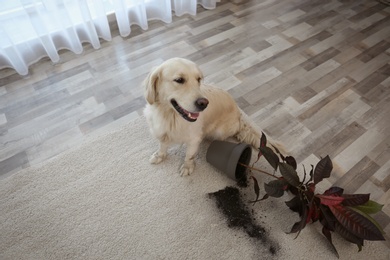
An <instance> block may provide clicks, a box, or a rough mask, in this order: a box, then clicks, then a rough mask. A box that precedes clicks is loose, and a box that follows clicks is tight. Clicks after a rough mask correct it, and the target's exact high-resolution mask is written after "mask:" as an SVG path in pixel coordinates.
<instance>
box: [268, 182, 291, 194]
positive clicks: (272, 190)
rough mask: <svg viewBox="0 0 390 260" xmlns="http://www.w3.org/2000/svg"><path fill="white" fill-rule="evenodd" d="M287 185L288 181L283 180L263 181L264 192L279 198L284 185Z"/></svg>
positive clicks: (282, 192)
mask: <svg viewBox="0 0 390 260" xmlns="http://www.w3.org/2000/svg"><path fill="white" fill-rule="evenodd" d="M286 185H288V183H287V182H286V181H284V180H273V181H270V182H269V183H264V189H265V192H267V194H268V195H270V196H271V197H275V198H279V197H282V196H283V194H284V187H285V186H286Z"/></svg>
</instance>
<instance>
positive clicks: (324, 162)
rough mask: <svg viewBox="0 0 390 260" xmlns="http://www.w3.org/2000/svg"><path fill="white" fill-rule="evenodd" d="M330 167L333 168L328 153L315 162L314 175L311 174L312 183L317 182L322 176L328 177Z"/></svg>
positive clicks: (330, 170)
mask: <svg viewBox="0 0 390 260" xmlns="http://www.w3.org/2000/svg"><path fill="white" fill-rule="evenodd" d="M332 169H333V164H332V161H331V160H330V158H329V155H327V156H326V157H324V158H322V159H321V160H320V161H319V162H318V163H317V165H316V167H315V169H314V175H313V180H314V184H317V183H319V182H320V181H322V180H323V179H324V178H329V176H330V173H331V172H332Z"/></svg>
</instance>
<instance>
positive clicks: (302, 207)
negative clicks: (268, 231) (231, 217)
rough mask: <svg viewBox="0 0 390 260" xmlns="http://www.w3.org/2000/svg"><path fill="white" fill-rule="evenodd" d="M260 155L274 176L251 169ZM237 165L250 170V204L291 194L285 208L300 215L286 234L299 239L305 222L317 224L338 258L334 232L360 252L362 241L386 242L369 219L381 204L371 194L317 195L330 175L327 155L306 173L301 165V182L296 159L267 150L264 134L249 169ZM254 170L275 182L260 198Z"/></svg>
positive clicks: (336, 191)
mask: <svg viewBox="0 0 390 260" xmlns="http://www.w3.org/2000/svg"><path fill="white" fill-rule="evenodd" d="M271 146H272V145H271ZM262 156H264V158H265V159H266V161H267V162H268V163H269V164H270V165H271V167H272V168H273V170H274V173H269V172H266V171H263V170H261V169H257V168H255V167H254V165H255V163H256V162H257V161H258V160H259V159H260V158H261V157H262ZM237 164H238V165H237V166H236V168H237V169H239V168H240V167H239V166H241V167H245V168H246V169H248V170H249V173H250V177H249V178H250V179H252V180H253V187H254V191H255V194H256V199H255V200H253V201H252V202H253V203H256V202H258V201H261V200H264V199H267V198H269V197H275V198H279V197H282V196H283V195H284V194H285V193H290V194H291V195H292V199H290V200H289V201H287V202H286V205H287V206H288V207H289V208H290V209H291V210H292V211H294V212H297V213H298V214H299V216H300V221H298V222H296V223H294V224H293V226H292V228H291V230H290V232H289V233H297V236H298V235H299V233H300V231H301V230H302V229H303V228H305V226H306V225H307V224H308V223H310V222H311V223H314V222H317V221H318V222H320V223H321V224H322V226H323V227H322V234H323V235H324V236H325V237H326V238H327V240H328V241H329V243H330V245H331V247H332V249H333V250H334V252H335V254H336V255H337V257H338V256H339V255H338V252H337V249H336V247H335V246H334V245H333V242H332V232H336V233H338V234H339V235H340V236H341V237H343V238H344V239H345V240H347V241H349V242H351V243H353V244H356V245H357V247H358V250H359V251H361V250H362V247H363V243H364V240H371V241H379V240H385V238H384V236H383V235H384V231H383V229H382V228H381V226H380V225H379V224H378V223H377V222H376V221H375V220H374V219H373V218H372V217H371V216H370V215H372V214H375V213H377V212H379V211H380V210H381V209H382V207H383V205H380V204H378V203H376V202H375V201H372V200H370V194H344V190H343V189H342V188H340V187H335V186H333V187H331V188H329V189H327V190H326V191H325V192H324V193H322V194H319V193H316V186H317V184H318V183H320V182H321V181H322V180H323V179H324V178H328V177H330V174H331V172H332V169H333V164H332V161H331V159H330V158H329V156H326V157H324V158H321V160H320V161H319V162H318V163H317V165H316V166H313V165H311V169H310V171H309V173H307V172H306V169H305V167H304V166H303V178H302V179H301V178H300V177H299V176H298V173H297V163H296V160H295V158H294V157H292V156H284V155H283V154H282V153H281V152H280V151H279V150H278V149H277V148H276V147H275V146H272V148H271V147H269V146H268V144H267V138H266V136H265V135H264V133H263V134H262V136H261V140H260V147H259V152H258V156H257V160H256V161H255V162H254V163H253V164H252V166H250V165H249V164H245V163H242V162H240V161H238V162H237ZM254 171H256V172H260V173H262V174H266V175H268V176H271V177H272V178H274V180H272V181H270V182H268V183H264V190H265V195H264V196H263V197H262V198H259V196H260V187H259V184H258V181H257V179H256V177H255V176H254V175H253V172H254ZM277 173H279V174H280V176H278V175H277Z"/></svg>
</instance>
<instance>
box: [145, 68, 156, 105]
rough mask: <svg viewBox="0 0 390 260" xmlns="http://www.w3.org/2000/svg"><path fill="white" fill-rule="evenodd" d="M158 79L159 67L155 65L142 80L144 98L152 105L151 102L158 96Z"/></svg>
mask: <svg viewBox="0 0 390 260" xmlns="http://www.w3.org/2000/svg"><path fill="white" fill-rule="evenodd" d="M159 80H160V67H157V68H154V69H152V70H151V72H150V73H149V75H148V76H147V77H146V79H145V81H144V85H145V99H146V101H147V102H148V103H149V104H151V105H153V103H154V102H156V101H157V98H158V90H157V85H158V82H159Z"/></svg>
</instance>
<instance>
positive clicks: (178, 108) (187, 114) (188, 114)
mask: <svg viewBox="0 0 390 260" xmlns="http://www.w3.org/2000/svg"><path fill="white" fill-rule="evenodd" d="M171 104H172V106H173V107H174V108H175V109H176V111H177V112H178V113H179V114H180V115H181V116H182V117H183V118H184V119H185V120H187V121H189V122H195V121H196V119H198V117H199V113H193V112H188V111H187V110H185V109H184V108H182V107H181V106H180V105H179V104H178V103H177V102H176V100H174V99H172V100H171Z"/></svg>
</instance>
